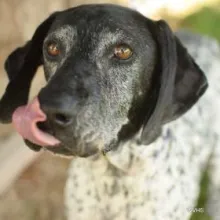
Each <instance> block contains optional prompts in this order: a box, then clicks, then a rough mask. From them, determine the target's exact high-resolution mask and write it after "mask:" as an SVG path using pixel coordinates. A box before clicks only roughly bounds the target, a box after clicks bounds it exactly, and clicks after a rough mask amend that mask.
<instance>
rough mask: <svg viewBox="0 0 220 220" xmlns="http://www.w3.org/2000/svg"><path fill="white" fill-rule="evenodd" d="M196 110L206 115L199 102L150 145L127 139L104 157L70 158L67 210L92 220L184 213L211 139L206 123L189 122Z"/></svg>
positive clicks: (193, 194) (192, 199) (193, 196)
mask: <svg viewBox="0 0 220 220" xmlns="http://www.w3.org/2000/svg"><path fill="white" fill-rule="evenodd" d="M198 115H199V117H200V118H201V117H202V119H203V120H204V121H206V120H209V117H208V115H206V114H205V113H204V112H203V110H202V109H201V108H200V105H198V106H197V107H195V108H194V109H193V110H192V112H191V114H190V115H186V116H184V117H183V118H182V119H181V120H178V121H176V122H175V123H172V124H170V125H167V126H165V127H164V129H163V134H162V135H161V137H160V138H159V139H158V140H157V141H156V142H155V143H153V144H151V145H149V146H136V145H135V144H133V143H132V142H130V143H128V144H127V145H124V146H121V147H120V150H118V151H117V152H114V153H111V154H109V155H107V157H108V159H106V158H104V157H100V158H99V159H98V160H96V161H90V160H88V159H76V160H75V161H73V162H72V166H71V168H70V174H69V176H70V177H69V180H68V183H67V189H66V192H67V195H66V196H67V200H66V201H67V205H68V212H69V216H78V217H77V219H79V220H80V219H84V220H86V219H91V218H90V217H91V216H95V217H94V219H96V220H99V219H100V220H108V219H109V220H110V219H111V220H125V219H126V220H136V219H137V220H146V219H158V220H160V219H161V220H162V219H163V220H164V219H169V220H172V219H176V218H179V219H182V216H186V219H187V217H189V216H190V212H189V211H188V210H189V209H190V208H192V207H194V205H195V203H196V199H197V195H198V193H199V181H200V177H201V174H202V170H203V169H204V168H205V165H206V161H207V160H208V157H209V156H210V153H211V149H212V148H213V147H214V146H215V141H216V139H215V138H216V137H215V135H214V134H208V133H207V132H210V130H209V129H208V128H204V126H201V125H202V124H200V123H199V122H198V123H192V122H193V120H192V119H195V117H198ZM204 121H203V122H204ZM203 122H202V123H203ZM180 125H181V126H180ZM207 137H208V138H207ZM205 146H209V147H205ZM109 161H110V162H109ZM71 213H72V214H71Z"/></svg>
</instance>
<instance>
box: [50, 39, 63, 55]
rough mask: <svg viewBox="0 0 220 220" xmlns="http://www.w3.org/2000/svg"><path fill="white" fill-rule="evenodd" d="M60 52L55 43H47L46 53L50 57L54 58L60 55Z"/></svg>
mask: <svg viewBox="0 0 220 220" xmlns="http://www.w3.org/2000/svg"><path fill="white" fill-rule="evenodd" d="M60 52H61V51H60V49H59V46H58V44H57V43H54V42H52V43H49V44H48V45H47V53H48V54H49V55H50V56H52V57H56V56H58V55H60Z"/></svg>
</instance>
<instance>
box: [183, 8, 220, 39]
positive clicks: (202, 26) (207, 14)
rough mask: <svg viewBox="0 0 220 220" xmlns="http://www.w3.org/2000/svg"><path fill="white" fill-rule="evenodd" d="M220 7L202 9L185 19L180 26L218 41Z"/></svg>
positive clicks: (219, 33)
mask: <svg viewBox="0 0 220 220" xmlns="http://www.w3.org/2000/svg"><path fill="white" fill-rule="evenodd" d="M219 25H220V5H217V6H216V8H208V7H204V8H203V9H201V10H200V11H198V12H197V13H195V14H192V15H190V16H188V17H186V18H185V19H184V20H182V22H181V23H180V26H182V27H186V28H188V29H191V30H193V31H195V32H198V33H201V34H205V35H208V36H211V37H215V38H216V39H218V40H219V41H220V28H219Z"/></svg>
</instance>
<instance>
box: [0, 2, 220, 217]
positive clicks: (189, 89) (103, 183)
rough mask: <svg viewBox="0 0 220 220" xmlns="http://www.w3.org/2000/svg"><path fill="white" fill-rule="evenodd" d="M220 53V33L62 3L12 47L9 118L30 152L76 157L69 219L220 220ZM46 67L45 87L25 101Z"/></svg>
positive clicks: (120, 10) (4, 106)
mask: <svg viewBox="0 0 220 220" xmlns="http://www.w3.org/2000/svg"><path fill="white" fill-rule="evenodd" d="M186 47H187V48H188V49H186ZM188 50H189V51H188ZM219 57H220V48H219V45H218V44H217V43H216V42H215V41H213V40H210V39H209V38H206V37H200V36H197V35H193V34H189V33H187V32H180V33H176V34H175V33H173V31H172V30H171V29H170V27H169V25H168V24H167V23H166V22H165V21H163V20H159V21H153V20H151V19H148V18H146V17H144V16H143V15H141V14H140V13H138V12H136V11H134V10H132V9H128V8H124V7H121V6H116V5H109V4H95V5H82V6H78V7H75V8H71V9H68V10H65V11H60V12H55V13H53V14H52V15H50V16H49V17H48V18H47V19H46V20H45V21H44V22H43V23H41V24H40V25H39V27H38V28H37V29H36V31H35V33H34V35H33V37H32V39H31V40H30V41H28V42H27V43H26V44H25V45H24V46H22V47H20V48H17V49H16V50H15V51H13V52H12V53H11V54H10V55H9V56H8V58H7V60H6V62H5V70H6V72H7V75H8V78H9V83H8V86H7V88H6V91H5V93H4V95H3V97H2V99H1V101H0V121H1V122H2V123H11V122H12V123H13V125H14V127H15V129H16V130H17V131H18V132H19V133H20V135H21V136H22V137H23V139H24V141H25V143H26V144H27V146H28V147H30V148H31V149H32V150H35V151H40V150H42V149H44V150H48V151H51V152H53V153H55V154H59V155H65V156H72V157H73V160H72V164H71V167H70V169H69V178H68V180H67V184H66V189H65V204H66V216H67V219H68V220H73V219H76V220H90V219H91V218H93V219H95V220H177V219H180V220H188V219H190V217H191V215H192V212H193V210H198V209H200V210H202V211H204V212H207V213H209V214H210V215H211V216H212V217H213V219H219V218H220V213H219V210H218V208H217V207H218V204H220V200H219V198H220V197H217V195H220V175H219V174H218V170H219V168H220V160H218V159H219V158H218V157H219V154H220V148H219V137H220V129H218V128H219V116H218V115H219V112H218V106H219V104H220V101H219V99H218V95H219V93H220V87H219V83H218V82H219V80H220V75H219V74H218V69H219V68H220V62H219V60H218V59H217V58H219ZM196 62H198V64H197V63H196ZM40 65H43V67H44V72H45V78H46V80H47V84H46V86H45V87H43V88H42V89H41V90H40V92H39V94H38V95H37V97H35V98H34V99H33V100H32V101H31V102H30V103H28V94H29V89H30V85H31V81H32V79H33V77H34V75H35V72H36V70H37V68H38V67H39V66H40ZM199 65H200V66H199ZM27 103H28V104H27ZM206 170H208V171H209V178H210V182H209V189H210V190H209V198H208V205H207V207H205V208H204V209H203V207H196V203H197V199H198V195H199V190H200V180H201V177H202V175H203V173H204V172H205V171H206ZM216 198H217V199H216ZM213 201H215V202H213ZM201 208H202V209H201Z"/></svg>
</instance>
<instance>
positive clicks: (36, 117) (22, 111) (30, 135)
mask: <svg viewBox="0 0 220 220" xmlns="http://www.w3.org/2000/svg"><path fill="white" fill-rule="evenodd" d="M45 120H46V115H45V114H44V113H43V112H42V110H41V109H40V103H39V101H38V98H37V97H36V98H34V99H33V100H32V101H31V103H29V104H28V105H26V106H21V107H18V108H17V109H16V110H15V112H14V113H13V116H12V123H13V125H14V127H15V129H16V130H17V132H18V133H19V134H20V135H21V136H22V137H23V138H24V139H27V140H29V141H30V142H32V143H34V144H37V145H40V146H54V145H58V144H59V143H60V141H59V140H57V139H56V138H55V137H53V136H51V135H50V134H48V133H45V132H43V131H41V130H40V129H39V128H38V127H37V122H42V121H45Z"/></svg>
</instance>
